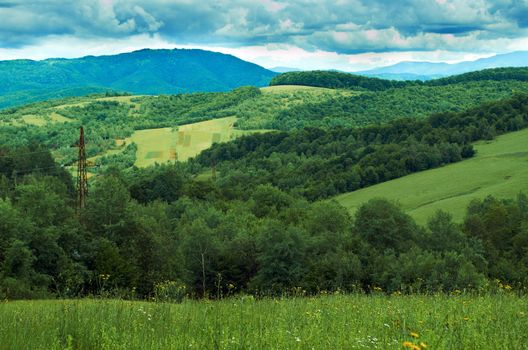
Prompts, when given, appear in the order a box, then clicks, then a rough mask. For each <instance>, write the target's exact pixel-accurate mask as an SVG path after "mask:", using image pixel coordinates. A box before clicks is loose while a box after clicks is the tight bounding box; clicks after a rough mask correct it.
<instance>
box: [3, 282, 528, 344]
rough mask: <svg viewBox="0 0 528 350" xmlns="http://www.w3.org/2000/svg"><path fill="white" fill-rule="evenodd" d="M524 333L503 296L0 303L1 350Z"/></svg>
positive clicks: (518, 308)
mask: <svg viewBox="0 0 528 350" xmlns="http://www.w3.org/2000/svg"><path fill="white" fill-rule="evenodd" d="M526 329H528V299H527V298H525V297H520V296H517V295H515V294H514V293H511V292H506V291H504V292H503V293H498V294H495V295H486V296H471V295H465V294H463V293H462V294H459V295H447V294H439V295H429V296H426V295H412V296H401V295H383V294H381V293H379V294H374V295H370V296H367V295H362V294H352V295H325V296H318V297H309V298H306V297H300V298H284V299H282V298H279V299H272V298H264V299H260V300H257V299H255V298H253V297H251V296H242V297H237V298H228V299H224V300H220V301H193V300H185V301H184V302H183V303H181V304H170V303H155V302H134V301H120V300H91V299H85V300H47V301H46V300H43V301H15V302H4V303H2V304H0V344H2V346H1V347H2V348H3V349H32V350H36V349H46V350H52V349H184V348H185V349H406V348H407V349H414V350H418V349H527V348H528V345H527V344H528V334H527V333H526Z"/></svg>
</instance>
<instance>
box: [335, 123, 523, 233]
mask: <svg viewBox="0 0 528 350" xmlns="http://www.w3.org/2000/svg"><path fill="white" fill-rule="evenodd" d="M474 147H475V149H476V151H477V154H476V156H475V157H473V158H471V159H467V160H464V161H461V162H458V163H455V164H450V165H446V166H444V167H441V168H437V169H432V170H426V171H423V172H419V173H415V174H411V175H408V176H405V177H402V178H399V179H395V180H391V181H387V182H384V183H381V184H378V185H374V186H371V187H367V188H364V189H360V190H357V191H354V192H350V193H346V194H342V195H339V196H337V197H335V199H336V200H337V201H338V202H339V203H340V204H341V205H343V206H345V207H346V208H348V209H349V211H350V212H352V213H353V212H355V211H356V210H357V208H358V207H359V206H360V205H361V204H363V203H364V202H366V201H368V200H369V199H371V198H375V197H384V198H388V199H391V200H395V201H398V202H399V203H400V204H401V205H402V207H403V209H404V210H405V211H406V212H407V213H409V214H410V215H411V216H413V217H414V218H415V219H416V220H417V221H418V222H419V223H425V221H426V220H427V218H428V217H431V215H432V214H434V212H435V211H437V210H439V209H441V210H444V211H448V212H449V213H451V215H453V218H454V219H455V221H458V222H461V221H462V219H463V216H464V213H465V210H464V209H465V208H466V207H467V205H468V203H469V202H470V201H471V200H472V199H475V198H480V199H482V198H484V197H486V196H488V195H493V196H495V197H498V198H512V197H514V196H515V195H516V194H517V193H519V191H523V192H524V193H528V130H521V131H517V132H513V133H509V134H506V135H502V136H499V137H497V139H495V140H493V141H486V142H482V141H481V142H478V143H476V144H475V146H474Z"/></svg>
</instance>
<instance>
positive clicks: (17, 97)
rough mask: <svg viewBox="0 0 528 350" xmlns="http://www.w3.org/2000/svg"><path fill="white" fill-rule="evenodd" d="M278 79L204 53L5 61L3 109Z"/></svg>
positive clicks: (0, 83)
mask: <svg viewBox="0 0 528 350" xmlns="http://www.w3.org/2000/svg"><path fill="white" fill-rule="evenodd" d="M275 75H276V73H274V72H271V71H269V70H267V69H264V68H262V67H260V66H258V65H256V64H253V63H249V62H246V61H243V60H240V59H238V58H236V57H234V56H231V55H224V54H220V53H215V52H209V51H203V50H178V49H175V50H140V51H135V52H131V53H125V54H119V55H113V56H98V57H94V56H87V57H83V58H77V59H47V60H43V61H31V60H13V61H0V78H1V79H0V108H3V107H8V106H13V105H18V104H22V103H26V102H33V101H39V100H45V99H49V98H54V97H64V96H75V95H80V94H86V93H91V92H100V91H107V90H118V91H127V92H132V93H138V94H173V93H182V92H197V91H228V90H231V89H234V88H236V87H240V86H245V85H254V86H264V85H267V84H268V83H269V81H270V80H271V78H273V77H274V76H275Z"/></svg>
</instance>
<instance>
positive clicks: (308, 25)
mask: <svg viewBox="0 0 528 350" xmlns="http://www.w3.org/2000/svg"><path fill="white" fill-rule="evenodd" d="M0 19H1V21H0V45H1V46H3V47H14V46H23V45H27V44H29V43H32V42H34V41H36V40H39V39H40V38H44V37H49V36H50V35H73V36H77V37H81V38H100V37H103V38H122V37H127V36H132V35H135V34H159V35H160V36H161V37H163V38H165V39H166V40H169V41H173V42H175V43H178V44H187V43H196V44H197V43H202V44H212V45H214V44H221V45H232V46H238V45H260V44H269V43H278V44H292V45H297V46H300V47H303V48H306V49H323V50H328V51H336V52H340V53H355V52H364V51H389V50H431V49H456V48H457V45H458V46H460V45H465V43H464V40H463V38H464V37H466V36H467V37H469V36H472V37H473V38H477V39H478V38H481V39H483V38H487V39H497V38H515V37H523V36H526V28H527V27H528V0H496V1H488V0H472V1H466V0H402V1H385V0H374V1H367V0H348V1H342V0H341V1H340V0H326V1H322V0H308V1H300V0H292V1H275V0H260V1H249V0H217V1H191V0H176V1H169V0H149V1H147V0H145V1H140V0H127V1H125V0H77V1H58V0H36V1H32V2H30V3H29V2H27V1H17V0H12V1H1V0H0ZM453 37H455V38H459V39H453ZM477 46H478V45H475V47H477ZM461 48H462V47H459V49H461Z"/></svg>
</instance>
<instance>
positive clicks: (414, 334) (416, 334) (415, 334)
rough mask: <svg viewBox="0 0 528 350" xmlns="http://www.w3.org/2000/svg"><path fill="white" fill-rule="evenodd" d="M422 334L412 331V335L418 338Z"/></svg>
mask: <svg viewBox="0 0 528 350" xmlns="http://www.w3.org/2000/svg"><path fill="white" fill-rule="evenodd" d="M419 336H420V335H419V334H418V333H416V332H411V337H413V338H418V337H419Z"/></svg>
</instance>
